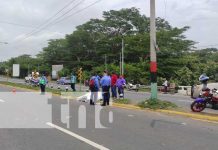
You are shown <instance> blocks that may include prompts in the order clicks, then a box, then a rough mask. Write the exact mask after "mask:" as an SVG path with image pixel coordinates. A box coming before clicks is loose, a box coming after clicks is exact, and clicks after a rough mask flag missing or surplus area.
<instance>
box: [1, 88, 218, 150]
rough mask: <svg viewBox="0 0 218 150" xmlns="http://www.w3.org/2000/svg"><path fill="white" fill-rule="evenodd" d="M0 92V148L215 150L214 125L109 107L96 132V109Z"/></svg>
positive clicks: (47, 97)
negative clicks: (101, 126) (80, 115)
mask: <svg viewBox="0 0 218 150" xmlns="http://www.w3.org/2000/svg"><path fill="white" fill-rule="evenodd" d="M0 91H3V92H0V99H1V100H2V101H0V111H1V113H0V119H1V122H0V149H2V150H39V149H40V150H61V149H63V150H72V149H75V150H77V149H81V150H92V149H111V150H175V149H176V150H195V149H201V150H215V149H217V147H218V143H217V139H218V125H217V124H211V123H206V122H200V121H197V120H192V119H188V118H183V117H179V116H167V115H163V114H161V113H152V112H142V111H133V110H125V109H120V108H114V107H110V106H108V107H104V108H103V109H102V110H101V111H100V117H99V118H100V123H101V124H102V125H103V126H105V127H106V128H105V129H103V128H95V126H96V127H100V126H99V123H96V120H97V119H96V118H98V117H95V113H96V110H98V108H100V106H97V107H94V106H89V105H88V104H87V103H81V102H78V101H74V100H69V101H68V100H65V99H60V98H59V97H51V95H49V94H46V95H40V94H39V93H30V92H29V93H23V92H21V91H20V92H19V90H18V91H17V92H16V93H14V92H11V91H12V89H11V88H6V87H0ZM7 91H8V92H7ZM67 102H69V105H67V104H66V103H67ZM64 103H65V104H64ZM60 104H62V105H61V107H60ZM78 110H80V111H78ZM60 112H61V113H60ZM79 112H80V113H79ZM85 112H86V113H85ZM79 114H82V117H80V118H79V117H78V115H79ZM84 114H86V116H85V115H84ZM96 114H97V113H96ZM112 114H113V115H112ZM97 116H99V115H97ZM112 116H113V117H112ZM85 118H86V119H85ZM95 124H96V125H95ZM85 125H86V127H85ZM78 127H80V128H78ZM84 127H85V128H84Z"/></svg>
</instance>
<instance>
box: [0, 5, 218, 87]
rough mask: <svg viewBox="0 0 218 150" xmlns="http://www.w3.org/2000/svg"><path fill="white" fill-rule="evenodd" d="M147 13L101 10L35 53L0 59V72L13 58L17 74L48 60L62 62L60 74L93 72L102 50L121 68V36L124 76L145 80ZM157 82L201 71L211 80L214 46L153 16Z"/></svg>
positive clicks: (183, 80) (217, 63)
mask: <svg viewBox="0 0 218 150" xmlns="http://www.w3.org/2000/svg"><path fill="white" fill-rule="evenodd" d="M149 24H150V18H149V17H147V16H145V15H142V14H140V11H139V9H137V8H134V7H133V8H125V9H121V10H110V11H104V12H103V15H102V19H90V20H89V21H88V22H86V23H84V24H82V25H79V26H77V27H76V29H75V30H74V31H73V32H72V33H71V34H68V35H66V36H65V37H64V38H62V39H51V40H49V42H48V46H47V47H44V48H43V49H42V50H41V51H40V53H39V54H38V55H37V56H36V58H32V57H31V56H30V55H22V56H18V57H16V58H11V59H10V60H8V61H6V62H2V63H1V69H0V73H4V70H5V68H11V66H12V64H13V63H19V64H20V65H21V76H22V77H23V76H25V75H27V73H28V71H29V72H30V71H33V70H38V69H39V70H40V71H46V72H48V73H49V74H51V66H52V65H57V64H63V65H64V70H63V71H61V72H60V74H61V75H62V76H66V75H70V73H71V72H76V70H77V69H78V68H80V67H82V68H83V70H84V79H86V78H89V76H90V74H91V73H92V72H98V73H101V72H102V71H103V70H105V56H107V68H108V71H115V72H117V73H118V74H119V72H120V69H119V67H120V53H121V49H122V39H123V40H124V43H125V45H124V47H125V48H124V61H125V65H124V67H125V74H124V76H125V77H126V79H127V81H130V80H133V81H134V82H135V83H141V84H149V81H150V73H149V61H150V50H149V49H150V44H149V42H150V36H149V35H150V33H149V32H150V28H149V26H150V25H149ZM156 29H157V44H158V47H159V49H160V50H159V51H157V63H158V83H159V84H161V83H162V81H163V79H164V78H166V79H168V80H169V81H170V82H174V83H177V84H179V85H191V84H194V83H196V82H197V80H198V77H199V76H200V74H202V73H206V74H207V75H208V76H210V77H211V79H212V80H215V79H216V77H217V73H218V59H217V57H218V50H217V49H216V48H208V49H201V50H196V48H195V47H194V44H196V42H194V41H192V40H189V39H187V37H186V36H185V35H184V33H185V32H186V31H187V30H188V29H189V27H188V26H185V27H182V28H178V27H173V26H171V25H170V23H169V22H168V21H166V20H165V19H162V18H159V17H158V18H156Z"/></svg>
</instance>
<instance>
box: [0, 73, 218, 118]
mask: <svg viewBox="0 0 218 150" xmlns="http://www.w3.org/2000/svg"><path fill="white" fill-rule="evenodd" d="M6 80H7V78H5V77H0V81H6ZM9 81H10V82H15V83H22V84H26V83H25V82H24V80H23V79H16V78H14V79H12V78H9ZM51 86H52V87H53V88H55V89H57V87H58V86H60V88H61V89H62V90H65V88H66V87H68V89H70V85H58V84H56V82H50V83H49V85H48V87H51ZM79 88H80V87H79V85H76V89H79ZM87 89H88V87H85V86H82V90H83V91H86V90H87ZM70 90H71V89H70ZM150 95H151V94H150V93H148V92H135V91H125V97H126V98H128V99H130V100H131V103H132V104H138V103H139V102H141V101H143V100H145V99H148V98H150ZM158 98H159V99H161V100H167V101H171V102H173V103H175V104H177V105H178V106H179V107H181V108H182V109H184V110H186V111H191V110H190V104H191V103H192V102H193V99H191V98H190V97H189V96H184V95H181V94H174V95H173V94H162V93H158ZM204 112H206V113H213V114H218V111H217V110H212V109H210V108H208V109H205V110H204Z"/></svg>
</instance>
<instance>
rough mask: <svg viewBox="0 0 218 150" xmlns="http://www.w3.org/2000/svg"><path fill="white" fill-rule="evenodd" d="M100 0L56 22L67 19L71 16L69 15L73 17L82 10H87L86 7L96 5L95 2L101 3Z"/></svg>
mask: <svg viewBox="0 0 218 150" xmlns="http://www.w3.org/2000/svg"><path fill="white" fill-rule="evenodd" d="M100 1H102V0H97V1H95V2H93V3H91V4H90V5H88V6H86V7H84V8H82V9H80V10H78V11H76V12H75V13H73V14H71V15H69V16H66V17H65V18H63V19H61V20H59V21H57V22H55V23H54V24H57V23H59V22H61V21H63V20H65V19H67V18H69V17H72V16H74V15H76V14H78V13H80V12H82V11H84V10H86V9H88V8H90V7H92V6H94V5H95V4H97V3H99V2H100ZM54 24H53V25H54Z"/></svg>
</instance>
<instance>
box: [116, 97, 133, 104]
mask: <svg viewBox="0 0 218 150" xmlns="http://www.w3.org/2000/svg"><path fill="white" fill-rule="evenodd" d="M113 102H114V103H118V104H129V103H130V100H129V99H126V98H124V99H116V100H114V101H113Z"/></svg>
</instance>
